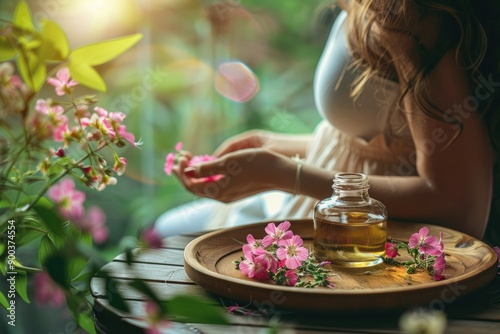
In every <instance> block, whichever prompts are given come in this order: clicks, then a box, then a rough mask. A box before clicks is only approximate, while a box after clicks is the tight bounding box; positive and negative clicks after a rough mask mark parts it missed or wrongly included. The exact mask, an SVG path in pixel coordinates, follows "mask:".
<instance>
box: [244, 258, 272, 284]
mask: <svg viewBox="0 0 500 334" xmlns="http://www.w3.org/2000/svg"><path fill="white" fill-rule="evenodd" d="M239 268H240V270H241V272H242V273H243V274H244V275H247V276H248V277H250V278H256V279H268V278H269V274H268V272H267V270H268V269H269V267H268V263H267V262H266V261H265V260H264V259H262V258H260V259H259V258H255V257H254V256H253V254H249V253H247V254H245V259H244V260H243V261H241V262H240V264H239Z"/></svg>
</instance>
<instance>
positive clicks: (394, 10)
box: [339, 0, 500, 242]
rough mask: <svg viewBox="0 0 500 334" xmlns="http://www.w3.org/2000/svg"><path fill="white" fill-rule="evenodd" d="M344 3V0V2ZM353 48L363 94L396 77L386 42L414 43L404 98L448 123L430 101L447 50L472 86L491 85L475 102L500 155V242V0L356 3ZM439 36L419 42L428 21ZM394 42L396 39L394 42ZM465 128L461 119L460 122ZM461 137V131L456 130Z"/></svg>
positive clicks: (499, 237)
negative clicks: (432, 79) (375, 80)
mask: <svg viewBox="0 0 500 334" xmlns="http://www.w3.org/2000/svg"><path fill="white" fill-rule="evenodd" d="M339 1H340V0H339ZM347 10H348V11H349V28H350V30H349V32H350V34H349V44H350V47H351V51H352V53H353V58H354V62H355V64H356V66H358V67H359V68H360V69H361V75H360V76H359V78H358V81H357V82H356V84H355V87H354V89H353V95H354V96H355V95H357V94H359V92H360V90H361V89H362V88H363V85H364V83H365V82H366V81H367V79H368V78H369V77H370V76H373V75H381V76H385V77H388V78H397V74H396V69H395V68H394V65H393V62H392V59H391V56H390V54H389V52H388V50H387V49H386V48H385V47H384V45H386V44H387V42H388V41H387V40H384V39H387V38H394V37H395V36H398V35H399V36H401V39H406V40H408V37H410V39H409V40H413V41H414V43H413V44H414V47H413V48H411V54H408V55H405V56H406V57H408V58H409V61H410V62H411V65H412V66H410V68H411V70H410V72H409V75H408V77H407V78H406V81H405V84H406V85H405V87H403V91H402V94H401V98H400V104H399V105H400V106H401V103H402V101H403V98H404V97H405V96H406V95H408V94H412V95H413V96H414V97H415V100H416V102H417V104H418V105H419V107H420V108H421V109H422V110H423V111H424V112H425V114H427V115H428V116H429V117H432V118H435V119H437V120H441V121H443V122H444V120H445V119H447V122H449V117H448V118H445V116H447V115H446V114H445V113H446V111H444V110H440V109H439V108H436V107H435V106H434V105H433V104H432V103H431V102H430V101H429V99H428V98H427V93H426V90H427V85H426V84H427V78H428V76H429V74H430V73H431V72H432V70H433V69H434V68H435V66H436V65H437V64H438V62H439V61H440V59H441V58H442V56H443V55H444V53H445V52H447V51H450V50H455V60H456V62H457V64H459V65H460V66H461V67H462V68H463V69H464V70H465V71H466V73H467V75H468V78H469V82H470V87H471V92H473V91H474V90H473V87H478V85H483V86H484V81H485V80H486V81H487V82H490V83H491V85H490V86H491V87H488V88H489V89H490V94H489V96H488V97H487V98H482V99H476V100H477V101H476V102H478V103H477V108H476V109H477V112H478V113H480V115H481V116H482V118H483V120H484V124H485V125H486V127H487V129H488V133H489V137H490V139H491V142H492V145H493V148H494V149H495V152H496V162H495V166H494V186H493V188H494V190H493V202H492V205H491V214H490V223H489V226H488V231H487V236H486V237H487V238H488V237H489V238H490V240H496V242H500V161H499V160H500V87H499V83H500V1H498V0H481V1H475V0H351V1H349V2H348V4H347ZM424 22H425V24H429V23H431V24H430V28H431V29H434V31H433V34H434V36H435V37H436V39H435V40H433V41H432V43H431V45H429V44H428V43H425V41H422V40H421V39H420V34H419V32H422V29H423V28H422V27H423V23H424ZM392 42H394V41H392ZM455 122H456V124H457V125H459V127H458V128H459V129H461V126H462V124H461V122H460V119H458V118H457V119H455ZM456 135H457V136H458V135H460V130H458V131H457V134H456Z"/></svg>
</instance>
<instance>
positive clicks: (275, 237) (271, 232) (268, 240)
mask: <svg viewBox="0 0 500 334" xmlns="http://www.w3.org/2000/svg"><path fill="white" fill-rule="evenodd" d="M290 226H291V224H290V222H289V221H284V222H282V223H281V224H279V225H278V227H276V225H275V224H274V223H269V224H267V226H266V228H265V231H266V233H267V235H266V236H265V237H264V239H263V240H262V244H263V245H264V247H268V246H270V245H272V244H277V243H278V242H279V241H280V240H287V239H290V238H292V236H293V233H292V231H288V229H289V228H290Z"/></svg>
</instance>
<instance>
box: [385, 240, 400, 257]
mask: <svg viewBox="0 0 500 334" xmlns="http://www.w3.org/2000/svg"><path fill="white" fill-rule="evenodd" d="M385 255H386V256H387V257H390V258H391V259H393V258H395V257H396V256H397V255H398V245H396V244H395V243H393V242H386V243H385Z"/></svg>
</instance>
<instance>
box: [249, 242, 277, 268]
mask: <svg viewBox="0 0 500 334" xmlns="http://www.w3.org/2000/svg"><path fill="white" fill-rule="evenodd" d="M253 255H255V261H256V262H259V263H261V262H262V263H263V265H264V267H266V268H267V269H268V270H269V271H271V272H272V273H273V274H275V273H276V270H277V269H278V260H277V259H276V258H275V257H274V255H273V254H271V253H270V252H268V251H267V250H265V249H264V248H257V249H256V250H255V252H254V253H253Z"/></svg>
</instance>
